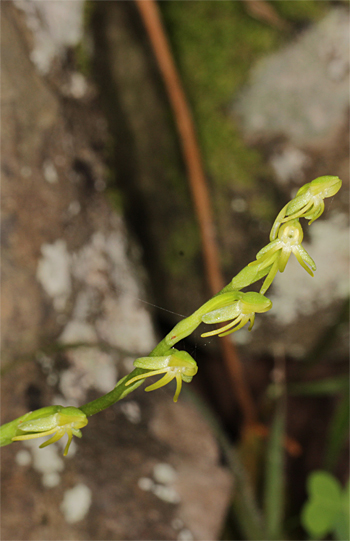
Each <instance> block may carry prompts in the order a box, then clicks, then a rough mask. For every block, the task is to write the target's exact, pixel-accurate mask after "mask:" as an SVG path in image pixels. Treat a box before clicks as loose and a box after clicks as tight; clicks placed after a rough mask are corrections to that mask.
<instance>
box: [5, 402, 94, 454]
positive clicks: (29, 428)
mask: <svg viewBox="0 0 350 541" xmlns="http://www.w3.org/2000/svg"><path fill="white" fill-rule="evenodd" d="M87 423H88V420H87V417H86V415H85V413H83V412H82V411H81V410H80V409H78V408H74V407H72V406H69V407H67V408H65V407H63V406H48V407H47V408H41V409H39V410H36V411H33V412H30V413H26V414H25V415H22V416H21V417H19V418H18V419H15V420H14V421H11V422H10V423H7V424H5V425H2V426H1V427H0V441H1V445H8V444H10V443H12V442H13V441H22V440H30V439H33V438H41V437H42V436H50V435H51V434H54V435H53V436H52V438H50V439H49V440H47V441H45V442H44V443H42V444H41V445H40V448H42V447H46V446H47V445H50V444H51V443H54V442H56V441H58V440H59V439H61V438H62V437H63V436H64V435H65V434H67V435H68V442H67V445H66V447H65V449H64V453H63V454H64V456H66V455H67V453H68V449H69V446H70V444H71V441H72V438H73V436H77V437H78V438H81V436H82V434H81V431H80V430H79V429H80V428H83V427H84V426H86V425H87Z"/></svg>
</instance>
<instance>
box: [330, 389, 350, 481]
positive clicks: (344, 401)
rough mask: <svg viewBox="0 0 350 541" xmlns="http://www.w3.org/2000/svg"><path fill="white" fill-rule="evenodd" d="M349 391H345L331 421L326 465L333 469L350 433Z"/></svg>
mask: <svg viewBox="0 0 350 541" xmlns="http://www.w3.org/2000/svg"><path fill="white" fill-rule="evenodd" d="M349 423H350V413H349V392H347V393H344V394H343V396H342V397H341V398H340V400H339V403H338V404H337V407H336V409H335V412H334V415H333V419H332V420H331V423H330V429H329V434H328V444H327V448H326V452H325V461H324V467H325V469H326V470H329V471H332V470H333V468H334V467H335V465H336V463H337V460H338V458H339V455H340V453H341V451H342V447H343V445H344V443H345V440H346V437H347V435H348V433H349Z"/></svg>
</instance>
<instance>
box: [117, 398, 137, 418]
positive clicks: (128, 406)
mask: <svg viewBox="0 0 350 541" xmlns="http://www.w3.org/2000/svg"><path fill="white" fill-rule="evenodd" d="M120 409H121V411H122V412H123V413H124V415H125V417H126V418H127V419H128V421H130V423H133V424H138V423H140V422H141V408H140V406H139V405H138V403H137V402H135V400H128V401H127V402H122V403H121V404H120Z"/></svg>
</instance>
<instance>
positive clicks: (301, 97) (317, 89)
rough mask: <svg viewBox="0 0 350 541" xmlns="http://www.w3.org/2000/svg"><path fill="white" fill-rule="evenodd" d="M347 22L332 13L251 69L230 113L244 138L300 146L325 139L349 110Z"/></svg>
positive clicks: (340, 12)
mask: <svg viewBox="0 0 350 541" xmlns="http://www.w3.org/2000/svg"><path fill="white" fill-rule="evenodd" d="M348 73H349V18H348V13H347V11H346V9H343V8H336V9H332V10H331V11H330V12H329V13H328V14H327V15H326V17H325V18H324V19H323V20H321V21H320V22H318V23H317V24H315V25H313V26H311V27H310V28H308V29H307V30H306V31H305V32H304V33H303V34H301V35H300V37H299V38H298V39H297V40H296V41H294V42H292V43H291V44H290V45H288V46H287V47H285V48H284V49H282V50H281V51H279V52H276V53H274V54H272V55H269V56H267V57H265V58H263V59H262V60H260V61H259V62H258V64H257V65H256V66H255V67H254V68H253V70H252V74H251V81H250V84H249V85H248V87H247V88H246V89H244V90H243V91H242V95H241V97H240V98H239V100H238V102H237V103H236V106H235V110H236V112H238V114H240V116H241V118H242V122H243V127H244V129H245V132H246V134H247V135H248V136H253V137H256V136H257V135H258V134H259V135H266V134H268V135H275V134H278V135H281V134H283V135H285V136H286V137H287V138H288V139H289V140H290V141H291V142H292V143H293V144H295V145H303V144H305V143H306V144H310V143H311V142H313V141H315V140H318V139H320V138H322V139H323V138H325V137H328V135H329V134H330V133H331V131H332V130H333V129H335V127H337V126H339V125H340V124H342V123H343V122H344V118H345V115H346V111H347V109H348V107H349V81H348Z"/></svg>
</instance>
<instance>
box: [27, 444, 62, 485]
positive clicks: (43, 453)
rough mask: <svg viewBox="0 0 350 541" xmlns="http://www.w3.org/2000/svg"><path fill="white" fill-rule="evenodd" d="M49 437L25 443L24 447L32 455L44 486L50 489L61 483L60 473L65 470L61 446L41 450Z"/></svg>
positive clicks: (34, 465) (55, 445)
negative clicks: (41, 446)
mask: <svg viewBox="0 0 350 541" xmlns="http://www.w3.org/2000/svg"><path fill="white" fill-rule="evenodd" d="M47 440H48V438H47V437H43V438H35V439H33V440H26V441H24V442H23V443H24V445H25V446H26V447H27V448H29V449H30V451H31V454H32V464H33V468H34V469H35V470H36V471H37V472H39V473H40V474H41V476H42V484H43V485H44V486H46V487H48V488H52V487H54V486H57V485H58V484H59V483H60V481H61V476H60V475H59V474H60V472H62V471H63V470H64V462H63V459H62V457H61V454H60V453H61V451H60V449H59V446H58V445H57V444H55V443H53V444H51V445H49V446H48V447H44V448H43V449H40V448H39V446H40V445H41V444H42V443H44V442H45V441H47Z"/></svg>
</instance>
